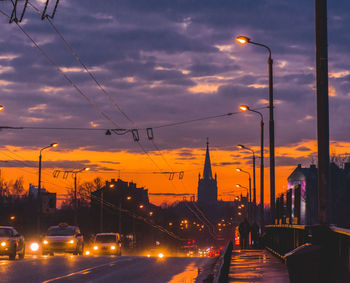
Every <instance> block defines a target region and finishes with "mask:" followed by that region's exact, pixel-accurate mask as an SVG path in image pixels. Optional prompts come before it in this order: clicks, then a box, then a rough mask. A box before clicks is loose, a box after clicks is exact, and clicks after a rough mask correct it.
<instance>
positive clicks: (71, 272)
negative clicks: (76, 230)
mask: <svg viewBox="0 0 350 283" xmlns="http://www.w3.org/2000/svg"><path fill="white" fill-rule="evenodd" d="M210 260H211V259H208V258H187V257H168V258H163V259H158V258H147V257H137V256H122V257H117V256H72V255H57V256H54V257H50V256H27V257H26V258H25V259H24V260H16V261H9V260H7V259H5V258H0V282H67V281H70V282H87V281H90V282H135V283H137V282H142V283H147V282H152V283H157V282H159V283H163V282H171V283H175V282H194V280H195V278H196V277H197V275H198V270H199V269H200V268H202V267H203V266H204V265H205V264H207V262H208V261H210Z"/></svg>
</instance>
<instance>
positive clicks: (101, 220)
mask: <svg viewBox="0 0 350 283" xmlns="http://www.w3.org/2000/svg"><path fill="white" fill-rule="evenodd" d="M114 187H115V186H114V184H109V185H108V186H106V187H105V188H106V189H107V188H111V189H112V188H114ZM103 199H104V192H103V188H101V196H100V233H102V232H103V202H104V200H103ZM119 213H120V211H119ZM119 233H120V230H119Z"/></svg>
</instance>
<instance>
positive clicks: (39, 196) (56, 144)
mask: <svg viewBox="0 0 350 283" xmlns="http://www.w3.org/2000/svg"><path fill="white" fill-rule="evenodd" d="M57 146H58V143H57V142H54V143H52V144H50V145H49V146H46V147H43V148H42V149H40V153H39V181H38V195H37V203H38V204H37V205H38V207H37V213H38V215H37V231H38V233H39V234H40V221H41V210H42V204H41V161H42V152H43V151H44V150H45V149H48V148H51V147H57Z"/></svg>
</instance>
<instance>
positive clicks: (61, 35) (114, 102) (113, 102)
mask: <svg viewBox="0 0 350 283" xmlns="http://www.w3.org/2000/svg"><path fill="white" fill-rule="evenodd" d="M29 5H30V6H31V7H32V8H33V9H34V10H36V11H37V12H39V13H40V11H39V9H37V8H36V7H35V6H34V5H33V4H32V3H31V2H29ZM42 19H47V21H48V22H49V24H50V26H51V28H52V29H53V30H54V31H55V32H56V34H57V35H58V36H59V37H60V38H61V40H62V41H63V42H64V44H65V45H66V47H67V48H68V49H69V50H70V51H71V53H72V55H73V56H74V58H75V59H76V61H77V62H78V63H79V64H80V65H81V66H82V67H83V68H84V70H85V71H86V72H87V73H88V74H89V76H90V78H91V79H92V80H93V81H94V82H95V83H96V85H97V86H98V88H99V89H100V90H101V91H102V92H103V93H104V94H105V95H106V96H107V97H108V99H109V101H110V102H111V103H112V104H113V105H114V106H115V107H116V108H117V109H118V111H119V112H120V113H121V114H122V115H123V116H124V117H125V118H126V119H127V120H128V121H129V122H131V123H132V124H135V122H134V121H133V120H132V119H131V118H130V117H129V116H128V115H127V114H126V113H125V112H124V111H123V109H122V108H121V107H120V106H119V104H118V103H117V102H116V101H115V100H114V99H113V97H112V96H111V95H110V94H109V93H108V92H107V90H106V89H105V88H104V87H103V86H102V84H101V83H100V82H99V81H98V80H97V78H96V77H95V75H94V74H93V73H92V72H91V71H90V70H89V68H88V67H87V66H86V65H85V63H84V62H83V61H82V60H81V58H80V57H79V55H78V53H77V52H76V51H75V50H74V49H73V47H72V46H71V45H70V44H69V43H68V41H67V40H66V39H65V38H64V36H63V34H62V33H61V32H60V31H59V30H58V29H57V27H56V26H55V24H54V23H53V22H52V21H51V20H50V18H49V17H47V16H46V17H43V18H42Z"/></svg>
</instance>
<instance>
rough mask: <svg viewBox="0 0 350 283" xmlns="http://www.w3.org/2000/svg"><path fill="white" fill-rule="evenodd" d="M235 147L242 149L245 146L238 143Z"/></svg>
mask: <svg viewBox="0 0 350 283" xmlns="http://www.w3.org/2000/svg"><path fill="white" fill-rule="evenodd" d="M237 148H239V149H242V148H245V147H244V145H243V144H239V145H237Z"/></svg>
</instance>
